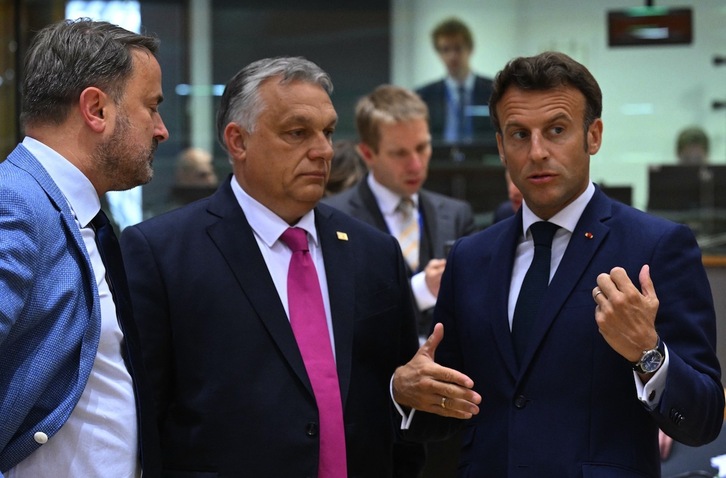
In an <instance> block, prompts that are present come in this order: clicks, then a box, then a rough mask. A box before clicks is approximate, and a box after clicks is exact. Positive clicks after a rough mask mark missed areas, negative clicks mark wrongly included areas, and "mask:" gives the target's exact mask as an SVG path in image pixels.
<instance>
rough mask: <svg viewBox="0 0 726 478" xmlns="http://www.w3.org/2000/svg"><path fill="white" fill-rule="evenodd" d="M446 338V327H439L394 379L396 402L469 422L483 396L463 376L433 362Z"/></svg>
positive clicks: (398, 369) (472, 383) (440, 325)
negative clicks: (438, 348)
mask: <svg viewBox="0 0 726 478" xmlns="http://www.w3.org/2000/svg"><path fill="white" fill-rule="evenodd" d="M443 338H444V326H443V324H436V326H435V327H434V331H433V333H432V334H431V335H430V336H429V338H428V340H426V342H425V343H424V344H423V345H422V346H421V348H419V349H418V351H417V352H416V355H414V356H413V358H412V359H411V360H410V361H409V362H408V363H407V364H406V365H402V366H401V367H398V368H397V369H396V372H395V373H394V375H393V398H394V400H396V402H398V403H399V404H400V405H403V406H406V407H410V408H415V409H416V410H422V411H424V412H429V413H435V414H437V415H441V416H445V417H455V418H462V419H468V418H471V417H472V416H473V415H476V414H477V413H479V406H478V405H479V403H481V396H480V395H479V394H478V393H476V392H475V391H474V390H472V387H474V382H473V381H472V380H471V379H470V378H469V377H467V376H466V375H464V374H463V373H461V372H458V371H456V370H454V369H451V368H446V367H442V366H441V365H439V364H437V363H436V362H435V361H434V356H435V354H436V348H437V347H438V346H439V344H440V343H441V341H442V340H443Z"/></svg>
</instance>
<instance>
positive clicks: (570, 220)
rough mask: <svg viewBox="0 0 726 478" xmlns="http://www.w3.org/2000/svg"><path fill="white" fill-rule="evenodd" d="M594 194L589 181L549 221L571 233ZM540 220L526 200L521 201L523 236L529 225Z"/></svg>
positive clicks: (593, 188)
mask: <svg viewBox="0 0 726 478" xmlns="http://www.w3.org/2000/svg"><path fill="white" fill-rule="evenodd" d="M594 194H595V186H594V185H593V184H592V182H590V183H589V184H588V186H587V189H585V191H584V192H583V193H582V194H580V195H579V196H578V197H577V199H575V200H574V201H572V202H571V203H570V204H568V205H567V206H566V207H565V208H564V209H562V210H561V211H560V212H558V213H557V214H555V215H554V216H552V217H551V218H550V219H549V222H552V223H554V224H557V225H558V226H560V227H561V228H562V229H565V230H566V231H568V232H569V233H570V234H572V232H573V231H574V230H575V227H576V226H577V222H578V221H579V220H580V216H582V213H583V212H584V211H585V208H586V207H587V204H588V203H589V202H590V199H592V196H593V195H594ZM542 220H543V219H540V218H539V217H537V216H536V215H535V213H533V212H532V210H531V209H529V207H528V206H527V202H526V201H522V230H523V231H524V236H525V237H529V234H530V232H529V226H531V225H532V224H533V223H535V222H537V221H542Z"/></svg>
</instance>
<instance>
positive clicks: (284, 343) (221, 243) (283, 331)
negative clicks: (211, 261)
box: [207, 181, 313, 394]
mask: <svg viewBox="0 0 726 478" xmlns="http://www.w3.org/2000/svg"><path fill="white" fill-rule="evenodd" d="M208 210H209V213H210V214H212V215H214V216H217V217H218V218H219V220H218V221H216V222H214V223H212V224H211V225H210V226H209V227H208V228H207V231H208V233H209V237H210V238H211V240H212V242H213V243H214V244H215V245H216V246H217V248H218V249H219V251H220V252H221V254H222V255H223V256H224V258H225V260H226V261H227V263H228V264H229V267H230V269H231V270H232V274H233V275H234V276H235V279H236V280H237V282H238V283H239V285H240V292H241V293H242V294H243V295H244V296H245V298H246V299H247V301H248V302H249V303H250V305H251V306H252V308H253V309H254V311H255V313H256V314H257V317H258V318H259V320H260V321H261V322H262V323H263V325H264V326H265V328H266V329H267V331H268V332H269V333H270V336H271V337H272V339H273V340H274V341H275V343H276V344H277V347H278V349H279V350H280V353H281V354H282V356H283V357H285V360H287V361H288V363H289V364H290V366H291V367H292V369H293V370H294V372H295V374H296V375H297V376H298V378H299V379H300V380H301V381H302V383H303V384H304V385H305V387H307V389H308V391H309V392H310V394H312V393H313V391H312V386H311V385H310V380H309V379H308V376H307V373H306V371H305V364H304V363H303V360H302V357H301V355H300V352H299V349H298V347H297V342H296V341H295V335H294V334H293V332H292V328H291V327H290V321H289V320H288V318H287V314H286V313H285V309H284V307H283V306H282V302H280V297H279V295H278V294H277V289H276V288H275V284H274V283H273V281H272V277H271V276H270V274H269V272H268V269H267V264H266V263H265V260H264V258H263V257H262V253H261V252H260V249H259V247H258V245H257V241H256V240H255V237H254V233H253V231H252V228H251V227H250V225H249V223H248V222H247V219H246V218H245V215H244V212H242V209H241V208H240V207H239V204H238V202H237V199H236V198H235V196H234V193H233V192H232V187H231V186H230V183H229V181H227V182H225V184H223V185H222V186H221V187H220V188H219V189H218V190H217V192H215V193H214V194H213V195H212V197H211V199H210V203H209V208H208ZM261 271H264V272H262V273H261Z"/></svg>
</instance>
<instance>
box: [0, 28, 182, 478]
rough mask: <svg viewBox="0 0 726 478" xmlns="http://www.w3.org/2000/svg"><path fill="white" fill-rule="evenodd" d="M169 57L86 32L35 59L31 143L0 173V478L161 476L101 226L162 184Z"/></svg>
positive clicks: (141, 378) (56, 40)
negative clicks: (158, 166) (137, 191)
mask: <svg viewBox="0 0 726 478" xmlns="http://www.w3.org/2000/svg"><path fill="white" fill-rule="evenodd" d="M157 48H158V40H157V39H156V38H153V37H148V36H142V35H136V34H133V33H131V32H129V31H126V30H124V29H122V28H120V27H117V26H115V25H111V24H109V23H105V22H92V21H89V20H78V21H63V22H60V23H57V24H54V25H50V26H48V27H46V28H45V29H43V30H41V31H40V32H39V33H38V34H37V36H36V37H35V40H34V43H33V45H32V47H31V48H30V49H29V51H28V55H27V58H26V67H25V75H24V76H25V78H24V84H23V87H24V88H23V89H24V92H25V95H24V97H23V106H22V115H21V119H22V122H23V126H24V128H25V133H26V137H25V139H24V140H23V142H22V144H20V145H18V146H17V147H16V148H15V150H14V151H13V152H12V153H10V155H9V156H8V157H7V159H6V160H5V161H3V162H2V163H0V237H2V242H0V304H2V306H1V307H0V417H2V418H0V477H2V476H4V475H5V476H7V477H8V478H26V477H39V476H69V477H70V476H74V477H75V476H78V477H80V476H89V477H90V476H113V477H133V476H139V475H140V473H141V472H142V471H143V474H144V477H145V478H153V477H158V476H160V472H161V469H160V454H159V443H158V435H157V433H156V428H155V427H154V422H155V416H154V415H153V412H154V408H153V406H152V404H151V402H150V397H151V395H150V389H149V387H148V383H147V382H146V379H145V371H144V369H143V366H142V365H141V361H140V352H138V351H137V350H138V349H137V347H138V338H137V335H136V334H137V333H136V330H135V327H134V325H133V318H132V317H130V314H122V313H121V312H122V311H123V310H124V307H125V306H126V305H127V303H128V301H127V297H126V296H127V293H126V294H124V292H123V289H124V285H125V278H124V273H123V269H122V268H115V269H114V268H113V267H112V266H111V265H110V264H112V262H111V261H109V260H108V258H109V257H110V256H107V255H104V257H103V258H102V257H101V253H106V254H109V253H111V252H113V251H111V250H110V249H103V248H102V247H100V246H97V245H96V241H95V240H94V239H95V236H96V229H94V227H93V226H92V224H91V223H92V221H94V220H95V219H94V218H95V217H99V218H100V217H101V216H102V214H101V213H99V207H100V202H99V196H100V195H102V194H104V193H105V192H106V191H108V190H112V189H126V188H129V187H133V186H136V185H138V184H141V183H145V182H147V181H148V180H149V179H151V174H152V171H151V161H152V159H153V154H154V151H155V149H156V146H157V144H158V142H160V141H164V140H165V139H166V138H167V137H168V132H167V130H166V127H165V126H164V123H163V121H162V120H161V117H160V116H159V113H158V109H157V108H158V105H159V103H160V102H161V99H162V94H161V70H160V68H159V64H158V62H157V61H156V59H155V57H154V54H155V52H156V50H157ZM100 50H103V51H104V54H103V55H99V54H98V51H100ZM49 52H52V54H53V56H52V57H49V56H47V55H48V53H49ZM51 79H52V80H51ZM116 250H118V247H116ZM117 263H118V264H121V262H120V257H119V258H118V261H117ZM121 265H122V264H121ZM107 272H108V276H113V277H114V279H115V280H114V281H113V286H111V282H112V281H110V280H109V279H107V274H106V273H107ZM146 390H148V392H146Z"/></svg>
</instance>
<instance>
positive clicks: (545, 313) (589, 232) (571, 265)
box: [522, 189, 611, 370]
mask: <svg viewBox="0 0 726 478" xmlns="http://www.w3.org/2000/svg"><path fill="white" fill-rule="evenodd" d="M610 214H611V202H610V200H609V199H608V198H607V197H606V196H605V195H604V194H603V193H602V192H601V191H600V190H599V189H597V190H596V192H595V195H594V196H593V198H592V199H591V200H590V203H589V204H588V205H587V207H586V208H585V210H584V211H583V213H582V216H581V217H580V220H579V221H578V222H577V226H576V227H575V230H574V231H573V232H572V237H571V238H570V243H569V244H568V245H567V249H566V250H565V254H564V256H563V257H562V261H560V265H559V266H558V268H557V272H555V275H554V276H553V277H552V281H551V282H550V285H549V287H548V289H547V293H546V295H545V298H544V302H543V303H542V315H541V316H540V317H539V318H538V319H537V322H536V323H535V326H534V329H533V330H532V341H531V343H530V348H529V349H528V350H527V352H526V353H525V356H524V358H523V361H522V370H524V369H525V368H526V367H527V366H528V365H529V363H530V362H531V360H532V358H533V357H534V354H535V351H536V350H537V349H538V348H539V346H540V343H541V342H542V340H543V339H544V337H545V335H546V334H547V331H548V330H549V328H550V327H551V326H552V323H553V322H554V320H555V319H556V318H557V316H558V315H559V313H560V310H561V309H562V307H563V305H564V304H565V302H566V301H567V299H568V298H569V297H570V295H571V294H572V292H573V291H574V289H575V287H576V286H577V284H578V283H579V281H580V278H581V277H582V274H583V273H584V272H585V270H586V269H587V267H588V266H589V265H590V262H591V261H592V258H593V256H594V255H595V253H596V252H597V250H598V248H599V247H600V244H602V242H603V241H604V240H605V238H606V237H607V235H608V232H609V231H610V228H608V227H607V226H606V225H605V224H604V223H603V221H604V220H605V219H607V218H608V217H610ZM592 287H595V284H592ZM593 308H594V305H593ZM593 320H595V319H594V317H593Z"/></svg>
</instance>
